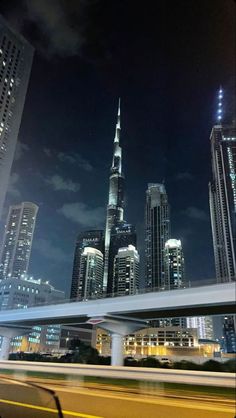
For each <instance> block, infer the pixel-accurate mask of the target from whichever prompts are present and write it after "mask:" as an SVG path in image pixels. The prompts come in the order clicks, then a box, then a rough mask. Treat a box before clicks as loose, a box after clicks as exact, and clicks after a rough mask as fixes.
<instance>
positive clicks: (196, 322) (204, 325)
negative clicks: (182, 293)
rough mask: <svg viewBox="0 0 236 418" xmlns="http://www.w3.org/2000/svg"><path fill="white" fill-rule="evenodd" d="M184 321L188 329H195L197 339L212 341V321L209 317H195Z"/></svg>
mask: <svg viewBox="0 0 236 418" xmlns="http://www.w3.org/2000/svg"><path fill="white" fill-rule="evenodd" d="M186 319H187V327H188V328H197V330H198V337H199V338H203V339H207V340H213V339H214V329H213V319H212V317H211V316H197V317H191V318H186Z"/></svg>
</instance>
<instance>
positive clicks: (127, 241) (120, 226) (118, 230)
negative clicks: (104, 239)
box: [107, 221, 137, 294]
mask: <svg viewBox="0 0 236 418" xmlns="http://www.w3.org/2000/svg"><path fill="white" fill-rule="evenodd" d="M129 245H133V246H134V247H136V245H137V236H136V230H135V227H134V226H133V225H131V224H129V223H127V222H125V221H121V222H117V224H116V225H114V226H113V228H112V229H111V238H110V247H109V269H108V273H109V274H108V285H107V294H113V293H114V292H116V288H117V285H116V282H115V281H114V260H115V256H116V255H117V254H118V250H119V248H124V247H128V246H129Z"/></svg>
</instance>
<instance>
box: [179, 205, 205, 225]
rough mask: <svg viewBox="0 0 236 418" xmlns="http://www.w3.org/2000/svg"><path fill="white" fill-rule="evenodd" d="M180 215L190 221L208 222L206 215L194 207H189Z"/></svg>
mask: <svg viewBox="0 0 236 418" xmlns="http://www.w3.org/2000/svg"><path fill="white" fill-rule="evenodd" d="M182 213H183V214H184V215H186V216H188V217H189V218H191V219H195V220H199V221H209V216H208V213H206V212H205V211H204V210H202V209H199V208H196V207H194V206H189V207H188V208H187V209H185V210H184V211H183V212H182Z"/></svg>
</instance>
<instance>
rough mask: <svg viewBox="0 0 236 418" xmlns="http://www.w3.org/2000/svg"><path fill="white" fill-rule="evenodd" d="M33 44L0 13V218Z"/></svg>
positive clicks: (19, 121)
mask: <svg viewBox="0 0 236 418" xmlns="http://www.w3.org/2000/svg"><path fill="white" fill-rule="evenodd" d="M32 59H33V48H32V47H31V45H30V44H29V43H28V42H27V41H26V40H25V39H24V38H23V37H22V36H21V35H19V34H18V33H16V32H15V31H14V30H12V29H11V28H10V27H9V25H8V24H7V23H6V22H5V20H4V19H3V18H2V17H0V179H1V182H0V218H1V212H2V207H3V204H4V200H5V196H6V191H7V186H8V181H9V176H10V171H11V166H12V162H13V158H14V153H15V148H16V142H17V136H18V132H19V128H20V123H21V117H22V112H23V108H24V102H25V95H26V92H27V87H28V82H29V77H30V71H31V65H32Z"/></svg>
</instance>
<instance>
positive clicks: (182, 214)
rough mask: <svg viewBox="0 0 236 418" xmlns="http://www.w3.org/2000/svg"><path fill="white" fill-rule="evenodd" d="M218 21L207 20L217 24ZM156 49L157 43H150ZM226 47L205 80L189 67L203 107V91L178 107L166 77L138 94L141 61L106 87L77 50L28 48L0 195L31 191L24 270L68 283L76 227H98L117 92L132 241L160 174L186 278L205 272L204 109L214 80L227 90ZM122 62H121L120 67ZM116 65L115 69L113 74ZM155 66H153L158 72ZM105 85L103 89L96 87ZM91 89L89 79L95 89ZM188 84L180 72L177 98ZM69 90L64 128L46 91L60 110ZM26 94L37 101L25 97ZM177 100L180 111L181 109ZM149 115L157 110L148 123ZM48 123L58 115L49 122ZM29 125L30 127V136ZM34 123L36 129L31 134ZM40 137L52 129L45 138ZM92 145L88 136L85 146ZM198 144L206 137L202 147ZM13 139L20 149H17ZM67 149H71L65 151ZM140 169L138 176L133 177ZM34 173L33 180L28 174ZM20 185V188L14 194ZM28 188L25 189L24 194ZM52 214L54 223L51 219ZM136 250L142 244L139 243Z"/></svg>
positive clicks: (187, 92)
mask: <svg viewBox="0 0 236 418" xmlns="http://www.w3.org/2000/svg"><path fill="white" fill-rule="evenodd" d="M186 13H188V11H187V12H186ZM224 19H226V21H225V22H227V14H225V15H224ZM217 22H218V21H215V25H216V26H217V24H218V23H217ZM162 31H163V28H162ZM160 33H161V32H160ZM179 36H180V35H179ZM158 51H160V50H159V49H158ZM172 52H173V51H172ZM185 52H186V49H185ZM225 54H226V55H225V59H226V62H227V64H226V63H225V67H224V65H223V68H222V69H221V71H219V70H217V74H215V75H214V77H213V79H212V80H211V81H210V82H209V80H208V82H207V83H208V85H206V81H205V80H201V78H199V76H198V75H197V74H195V76H196V78H194V80H195V81H196V80H198V83H200V86H201V89H202V93H203V90H204V92H205V97H204V106H203V99H202V97H200V94H197V95H196V97H195V99H196V100H195V104H194V106H193V105H192V104H191V105H190V107H191V109H188V111H187V108H188V107H189V103H185V105H184V106H183V103H184V100H183V99H181V100H180V94H179V93H180V92H181V89H179V88H177V87H176V86H175V88H174V89H172V87H173V82H171V86H170V87H169V88H167V87H166V89H167V90H165V89H163V88H161V85H160V84H159V85H158V86H157V85H156V84H155V83H154V92H155V97H152V99H151V100H150V99H148V98H147V95H150V85H149V84H148V82H147V85H145V83H143V82H142V80H143V81H144V79H145V77H146V76H147V74H148V71H150V67H148V69H147V68H146V69H145V77H144V76H143V78H140V76H141V73H140V69H139V68H137V70H138V71H137V75H139V79H138V80H139V81H138V80H137V81H136V82H135V83H132V82H131V86H128V84H127V82H126V83H123V85H122V84H121V85H120V86H118V84H116V85H115V88H113V89H112V90H109V86H108V84H107V83H105V81H104V80H102V81H101V80H99V82H98V84H97V85H96V84H95V78H94V75H93V74H90V73H89V72H91V71H92V69H91V68H92V65H90V64H88V63H84V62H82V64H81V61H83V60H81V59H80V58H78V60H80V61H79V63H77V64H76V62H77V61H76V59H75V58H71V57H67V58H65V57H63V58H62V57H61V56H60V57H58V56H57V57H56V58H55V57H49V60H47V61H46V60H45V58H44V57H43V56H40V54H39V53H38V52H37V57H36V64H35V65H37V66H39V67H38V68H36V67H34V68H33V72H32V79H31V85H30V95H29V98H28V99H27V102H26V109H25V115H24V120H23V126H22V129H21V133H20V139H21V143H23V145H21V146H20V148H21V158H20V159H18V161H16V162H15V165H14V168H13V175H12V181H11V195H9V196H8V202H7V203H13V202H17V201H22V200H32V201H35V202H36V203H37V204H39V206H40V210H39V223H38V225H37V227H36V232H35V238H36V241H35V245H34V247H33V253H32V264H31V266H30V272H31V271H32V273H34V274H36V275H37V276H43V277H45V274H46V275H47V276H46V277H45V279H48V280H50V281H51V282H52V283H53V284H56V285H57V287H60V288H63V289H65V288H66V290H68V287H69V286H70V280H71V272H72V265H73V251H74V244H75V239H76V235H77V234H78V233H79V232H80V231H81V232H82V230H86V229H89V228H94V227H103V226H104V219H105V211H104V207H105V202H106V194H107V183H105V180H106V179H107V173H108V170H109V162H110V155H111V140H112V137H113V131H114V123H115V120H114V119H115V113H116V111H115V109H116V107H117V97H118V96H119V95H120V96H121V99H122V112H123V113H122V116H121V118H122V147H124V150H125V161H124V166H125V168H124V172H125V174H126V177H127V179H126V184H127V187H126V196H127V202H126V213H127V216H125V218H126V219H127V220H128V221H129V222H131V223H132V224H134V225H137V230H138V231H137V232H138V234H137V235H138V245H139V246H140V247H141V245H140V244H141V243H142V242H143V218H144V216H143V212H144V195H145V189H146V186H147V183H148V182H150V181H154V182H162V180H163V179H165V184H166V189H167V193H168V197H169V202H170V204H171V208H172V217H173V219H172V225H173V228H172V229H173V231H172V232H173V233H172V236H176V237H178V238H180V239H181V241H182V242H183V248H184V253H185V259H186V274H187V276H188V277H190V278H191V279H201V278H208V277H214V265H213V251H212V240H211V230H210V217H209V210H208V196H207V194H208V190H207V183H208V181H209V180H210V178H211V168H210V159H209V155H210V147H209V140H208V136H209V130H210V127H211V125H212V118H211V115H212V114H213V112H214V95H215V92H216V89H217V88H218V86H219V84H221V83H222V85H223V87H224V88H226V89H227V85H228V80H229V76H230V74H231V70H229V62H230V59H229V55H227V53H225ZM156 59H157V58H155V60H156ZM66 60H67V62H68V65H67V67H68V68H67V72H65V73H64V74H63V72H62V71H59V74H55V68H56V67H55V66H56V65H57V66H58V62H59V61H60V62H65V61H66ZM221 61H222V60H221ZM163 62H164V61H163ZM223 62H224V60H223ZM155 63H157V61H155ZM74 65H75V67H76V71H79V75H80V76H81V81H78V80H77V79H75V72H74V70H73V66H74ZM129 68H130V67H129V66H128V70H129ZM155 68H156V67H155ZM191 68H192V67H191ZM85 69H87V70H88V74H89V75H86V77H85V75H84V73H83V71H85ZM39 70H40V71H39ZM147 70H148V71H147ZM42 71H43V73H44V74H45V75H46V79H45V81H44V86H43V90H42V93H43V94H42V95H40V94H38V93H39V87H40V89H41V87H42V86H41V85H40V84H38V85H37V80H40V78H39V73H40V72H42ZM168 71H170V70H168ZM92 72H93V71H92ZM52 73H54V75H55V84H54V83H53V82H52V79H51V75H52ZM70 73H71V74H72V75H73V74H74V78H73V77H72V79H71V81H70V77H69V78H68V75H69V74H70ZM50 74H51V75H50ZM115 74H116V76H117V73H115ZM169 74H170V72H169ZM162 75H163V74H161V71H160V72H159V73H158V80H160V78H161V76H162ZM192 75H193V68H192ZM47 77H48V80H47ZM152 77H153V73H152V72H151V73H150V81H151V80H152V81H153V78H152ZM88 79H89V80H90V81H91V80H92V85H91V88H89V90H88V93H89V95H90V99H89V101H86V100H85V97H86V96H85V90H84V89H82V87H81V83H82V82H83V80H84V81H86V80H88ZM60 80H61V81H60ZM72 80H73V81H72ZM75 80H76V81H75ZM49 81H50V83H52V93H51V95H49V96H47V94H49V93H47V89H48V85H49ZM140 81H141V82H140ZM173 81H174V80H173ZM58 82H59V84H60V83H61V88H62V91H64V92H65V100H64V101H63V102H61V100H59V99H60V97H61V96H60V89H59V90H57V89H56V84H58ZM65 82H66V83H68V90H70V93H69V91H68V93H67V88H66V87H65V86H66V84H65ZM74 82H75V86H76V87H75V92H77V94H78V91H79V92H80V93H82V99H81V100H79V99H78V102H75V99H73V89H72V87H73V84H74ZM201 83H202V84H201ZM180 84H181V83H180ZM193 84H195V83H193ZM85 85H86V88H87V87H88V84H86V83H85ZM63 86H64V87H63ZM95 86H96V88H95ZM104 86H105V87H106V88H105V91H103V93H102V90H103V87H104ZM118 87H119V88H118ZM206 87H207V88H206ZM73 88H74V87H73ZM92 88H95V93H94V94H93V93H92ZM63 89H64V90H63ZM134 89H135V91H134ZM171 90H172V91H171ZM194 92H195V93H196V89H195V87H194V86H193V85H190V80H188V82H187V86H186V87H185V88H184V91H182V93H183V95H184V97H185V99H186V97H189V98H190V97H191V95H193V94H194ZM86 93H87V92H86ZM69 94H70V97H71V99H72V102H71V104H72V106H71V108H70V117H69V122H70V123H69V124H66V125H65V129H61V125H60V120H59V119H60V110H59V108H58V107H57V105H56V103H55V100H57V101H60V103H61V105H62V108H63V109H62V111H63V112H64V111H65V106H64V104H63V103H67V104H68V103H70V102H69V101H68V98H69ZM77 94H76V96H77ZM166 94H167V96H166ZM45 95H46V96H45ZM171 95H172V97H171ZM44 96H45V97H44ZM35 97H37V100H34V99H35ZM46 97H48V98H49V103H48V104H46V109H45V112H46V113H45V114H44V112H42V102H45V98H46ZM164 97H166V100H167V101H168V102H167V101H164V106H162V109H160V105H161V104H162V101H163V100H164ZM167 98H168V99H167ZM76 100H77V99H76ZM46 101H47V100H46ZM174 102H176V108H177V107H178V110H176V109H175V112H176V115H175V114H173V112H171V106H172V105H173V103H174ZM75 103H76V106H75ZM82 103H83V106H84V109H83V108H82ZM181 103H182V106H181ZM191 103H192V102H191ZM32 106H33V107H32ZM51 106H56V109H57V112H58V111H59V113H57V114H56V112H55V113H50V116H51V120H50V126H51V127H52V130H51V131H50V127H49V123H48V120H47V118H46V119H45V118H44V115H45V116H46V114H47V113H48V112H50V109H51ZM31 107H32V109H34V114H35V115H37V120H38V121H40V124H41V125H42V119H43V120H44V122H45V123H43V131H42V132H41V130H40V129H38V128H37V120H36V118H35V117H32V114H31V111H30V108H31ZM146 108H148V109H146ZM36 109H38V110H40V112H38V111H36ZM180 109H182V110H181V111H180ZM199 109H202V112H203V113H204V115H203V113H201V112H200V114H199ZM203 109H204V111H203ZM143 111H144V114H143V116H142V112H143ZM186 112H187V114H186ZM158 113H159V114H158ZM190 113H191V116H190ZM29 114H30V115H31V116H30V117H29V116H28V115H29ZM148 114H150V116H148ZM167 116H168V117H169V118H170V117H171V119H173V129H172V128H171V127H169V126H168V125H167V122H168V118H167ZM154 117H155V118H157V122H155V119H154ZM40 119H41V120H40ZM62 120H63V118H62ZM161 120H162V121H161ZM75 122H76V129H77V132H76V131H74V132H73V130H72V128H71V123H72V124H73V123H75ZM57 123H58V124H59V125H58V129H57V125H56V124H57ZM63 123H64V122H63ZM55 128H56V129H55ZM196 128H197V129H196ZM53 129H55V132H54V131H53ZM31 131H32V133H33V135H31ZM36 131H38V132H41V133H40V135H39V134H38V133H36ZM194 132H195V133H194ZM50 133H51V135H50ZM67 135H68V138H69V139H68V146H66V145H67V144H66V143H65V140H64V141H63V138H67ZM33 136H35V139H34V138H33ZM49 136H51V139H50V140H49ZM83 137H84V139H83ZM189 138H191V141H190V140H189ZM39 144H40V147H39ZM58 144H60V145H58ZM91 144H93V147H92V148H91ZM199 144H200V145H201V146H200V147H199ZM203 144H204V146H205V151H204V152H203ZM22 146H23V149H25V153H24V154H25V155H23V156H22ZM24 147H25V148H24ZM72 149H73V151H71V150H72ZM192 149H193V150H194V152H193V150H192ZM206 150H207V152H206ZM19 153H20V152H19ZM193 154H194V155H193ZM176 155H178V159H177V161H175V160H176ZM36 157H37V159H36ZM195 159H196V160H197V161H195ZM199 161H201V168H202V167H203V170H202V169H201V173H199V167H198V162H199ZM26 163H27V164H26ZM52 166H54V167H55V172H54V171H52V169H51V168H52ZM149 167H150V168H149ZM141 174H142V176H140V175H141ZM33 176H34V181H33V179H31V177H33ZM193 185H194V187H193ZM195 187H197V188H199V196H201V199H200V198H199V196H196V193H195V190H193V189H195ZM52 191H53V193H52ZM19 192H20V193H21V196H19V195H18V196H16V194H17V193H19ZM14 193H15V196H14ZM29 196H31V197H30V199H29ZM52 218H53V220H54V221H53V223H52V222H51V219H52ZM79 222H80V223H79ZM202 237H204V239H202ZM138 249H139V248H138ZM142 252H143V248H141V253H142ZM49 253H51V259H49V258H48V255H49ZM196 254H197V255H198V257H196ZM45 257H46V263H45V269H43V268H42V260H43V259H45ZM199 257H200V262H199V261H198V262H196V258H198V260H199ZM57 263H60V266H59V265H58V266H56V267H54V266H53V265H57ZM59 274H60V277H59ZM56 280H57V281H56Z"/></svg>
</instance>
